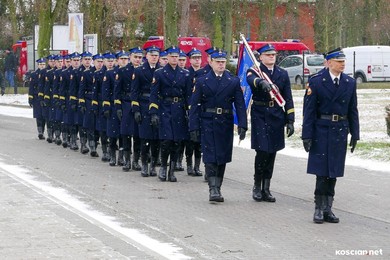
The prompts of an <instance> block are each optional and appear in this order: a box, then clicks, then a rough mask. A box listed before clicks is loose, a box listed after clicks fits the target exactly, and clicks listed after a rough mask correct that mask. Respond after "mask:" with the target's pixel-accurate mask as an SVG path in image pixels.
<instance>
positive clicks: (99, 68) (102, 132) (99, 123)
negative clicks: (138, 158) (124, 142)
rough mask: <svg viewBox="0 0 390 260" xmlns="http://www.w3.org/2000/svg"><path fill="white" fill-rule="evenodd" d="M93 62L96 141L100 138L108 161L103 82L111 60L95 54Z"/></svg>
mask: <svg viewBox="0 0 390 260" xmlns="http://www.w3.org/2000/svg"><path fill="white" fill-rule="evenodd" d="M92 59H93V64H94V66H95V72H94V73H93V86H92V107H91V109H92V111H93V113H94V114H95V116H96V125H95V127H96V132H98V133H99V134H98V136H96V142H98V140H99V138H100V143H101V145H102V152H103V154H102V159H101V160H102V161H103V162H108V161H110V156H109V154H108V149H107V145H108V138H107V119H106V117H105V116H104V114H103V100H102V83H103V78H104V74H105V72H106V69H107V67H106V66H105V64H107V66H108V67H110V66H112V64H111V65H110V63H113V62H110V61H108V59H106V58H105V57H104V55H102V54H95V55H94V56H93V57H92Z"/></svg>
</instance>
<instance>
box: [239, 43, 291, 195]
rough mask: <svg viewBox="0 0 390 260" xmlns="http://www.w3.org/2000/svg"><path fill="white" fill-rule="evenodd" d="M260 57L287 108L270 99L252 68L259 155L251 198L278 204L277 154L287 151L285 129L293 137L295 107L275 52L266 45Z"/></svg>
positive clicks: (253, 114)
mask: <svg viewBox="0 0 390 260" xmlns="http://www.w3.org/2000/svg"><path fill="white" fill-rule="evenodd" d="M257 52H258V53H259V54H260V56H259V59H260V62H261V63H260V69H261V71H262V72H263V73H265V74H266V75H267V76H268V77H269V78H270V79H271V81H272V82H273V83H274V84H275V85H276V86H277V87H278V88H279V91H280V94H281V95H282V96H283V98H284V100H285V101H286V104H285V106H284V109H283V108H282V107H280V106H279V105H278V104H277V103H276V102H275V101H274V100H272V99H271V97H270V94H269V91H270V90H271V85H270V84H269V83H268V81H266V80H264V79H262V78H260V77H259V72H258V71H257V70H256V69H254V68H250V69H248V71H247V78H246V80H247V82H248V84H249V86H250V87H251V90H252V94H253V96H252V99H253V103H252V106H251V148H252V149H254V150H255V151H256V157H255V165H254V166H255V167H254V168H255V174H254V186H253V191H252V198H253V199H254V200H255V201H267V202H275V201H276V199H275V197H274V196H272V194H271V192H270V183H271V178H272V175H273V171H274V164H275V158H276V152H277V151H279V150H282V149H283V148H284V147H285V143H284V127H286V132H287V137H290V136H291V135H292V134H293V133H294V120H295V113H294V103H293V99H292V94H291V85H290V80H289V77H288V74H287V72H286V71H285V70H283V69H282V68H280V67H278V66H276V65H275V61H276V51H275V48H274V46H273V45H270V44H266V45H264V46H262V47H261V48H260V49H258V50H257Z"/></svg>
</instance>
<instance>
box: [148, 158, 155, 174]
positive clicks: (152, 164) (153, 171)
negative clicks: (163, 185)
mask: <svg viewBox="0 0 390 260" xmlns="http://www.w3.org/2000/svg"><path fill="white" fill-rule="evenodd" d="M156 165H157V158H154V157H152V159H151V161H150V169H149V170H150V171H149V175H150V176H156V175H157V171H156Z"/></svg>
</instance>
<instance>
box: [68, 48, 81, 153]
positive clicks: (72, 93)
mask: <svg viewBox="0 0 390 260" xmlns="http://www.w3.org/2000/svg"><path fill="white" fill-rule="evenodd" d="M71 60H72V67H71V68H69V88H68V89H69V91H68V104H67V107H66V110H67V117H68V125H69V127H70V146H69V148H70V149H71V150H73V151H77V150H79V146H78V144H77V136H78V133H79V117H80V116H79V110H78V90H79V84H80V74H81V72H80V65H81V62H80V60H81V54H80V53H78V52H74V53H72V54H71ZM80 141H81V143H83V142H84V136H83V133H82V131H80Z"/></svg>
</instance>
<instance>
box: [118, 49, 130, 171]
mask: <svg viewBox="0 0 390 260" xmlns="http://www.w3.org/2000/svg"><path fill="white" fill-rule="evenodd" d="M117 56H118V58H119V65H120V67H119V69H118V75H117V77H116V78H115V87H114V99H115V101H114V103H115V107H116V114H117V116H118V118H119V120H120V121H121V129H120V133H121V138H122V142H123V155H124V165H123V167H122V170H123V171H125V172H128V171H129V170H130V165H131V163H130V153H131V137H132V136H133V135H134V129H135V126H134V124H135V122H134V114H133V112H132V111H131V81H132V76H133V73H134V67H133V65H132V64H131V63H129V53H127V52H125V51H122V52H120V53H119V54H118V55H117Z"/></svg>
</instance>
